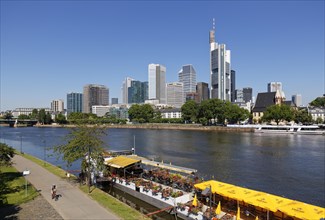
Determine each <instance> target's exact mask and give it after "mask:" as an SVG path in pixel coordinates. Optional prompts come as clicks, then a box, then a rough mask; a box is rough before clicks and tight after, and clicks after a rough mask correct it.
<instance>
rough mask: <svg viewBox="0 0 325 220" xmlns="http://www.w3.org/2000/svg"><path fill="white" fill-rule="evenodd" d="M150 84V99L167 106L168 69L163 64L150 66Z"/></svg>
mask: <svg viewBox="0 0 325 220" xmlns="http://www.w3.org/2000/svg"><path fill="white" fill-rule="evenodd" d="M148 82H149V86H148V89H149V92H148V93H149V94H148V98H149V99H156V100H159V103H160V104H166V67H165V66H163V65H161V64H149V65H148Z"/></svg>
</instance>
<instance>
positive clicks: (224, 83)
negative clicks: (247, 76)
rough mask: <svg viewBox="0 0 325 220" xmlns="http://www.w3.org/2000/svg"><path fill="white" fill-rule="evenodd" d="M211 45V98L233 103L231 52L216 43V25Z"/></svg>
mask: <svg viewBox="0 0 325 220" xmlns="http://www.w3.org/2000/svg"><path fill="white" fill-rule="evenodd" d="M209 43H210V86H211V87H210V98H218V99H221V100H223V101H231V62H230V50H227V49H226V45H225V44H218V43H217V42H216V41H215V24H214V19H213V28H212V30H210V35H209Z"/></svg>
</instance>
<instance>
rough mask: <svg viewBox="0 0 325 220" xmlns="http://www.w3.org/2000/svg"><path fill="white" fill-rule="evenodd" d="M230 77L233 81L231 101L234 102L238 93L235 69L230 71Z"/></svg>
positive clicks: (231, 84)
mask: <svg viewBox="0 0 325 220" xmlns="http://www.w3.org/2000/svg"><path fill="white" fill-rule="evenodd" d="M230 79H231V83H230V88H231V89H230V90H231V93H230V94H231V95H230V96H231V102H234V101H235V100H236V94H235V90H236V71H235V70H231V71H230Z"/></svg>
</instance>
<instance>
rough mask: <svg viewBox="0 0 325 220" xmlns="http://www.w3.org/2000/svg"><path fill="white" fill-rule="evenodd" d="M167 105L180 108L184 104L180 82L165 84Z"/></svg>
mask: <svg viewBox="0 0 325 220" xmlns="http://www.w3.org/2000/svg"><path fill="white" fill-rule="evenodd" d="M166 88H167V105H171V106H174V107H175V108H180V107H182V105H183V104H184V92H183V91H184V88H183V83H181V82H172V83H167V84H166Z"/></svg>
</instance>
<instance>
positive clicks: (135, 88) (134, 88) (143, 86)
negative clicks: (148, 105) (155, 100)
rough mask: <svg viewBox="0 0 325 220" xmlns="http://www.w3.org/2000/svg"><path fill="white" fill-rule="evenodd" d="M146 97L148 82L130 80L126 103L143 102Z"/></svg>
mask: <svg viewBox="0 0 325 220" xmlns="http://www.w3.org/2000/svg"><path fill="white" fill-rule="evenodd" d="M147 99H148V82H140V81H136V80H132V81H131V86H130V87H129V88H128V103H144V101H145V100H147Z"/></svg>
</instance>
